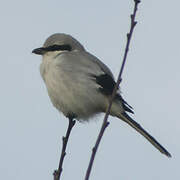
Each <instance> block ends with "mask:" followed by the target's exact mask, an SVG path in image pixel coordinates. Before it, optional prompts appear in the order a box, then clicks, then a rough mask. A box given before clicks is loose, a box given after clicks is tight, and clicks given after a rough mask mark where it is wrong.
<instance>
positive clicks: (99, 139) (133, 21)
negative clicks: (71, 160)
mask: <svg viewBox="0 0 180 180" xmlns="http://www.w3.org/2000/svg"><path fill="white" fill-rule="evenodd" d="M139 3H140V1H139V0H134V10H133V14H132V15H131V26H130V31H129V33H128V34H127V43H126V48H125V52H124V57H123V62H122V65H121V69H120V72H119V75H118V80H117V83H116V86H115V87H114V90H113V93H112V96H111V98H110V101H109V106H108V108H107V110H106V114H105V117H104V120H103V124H102V127H101V130H100V132H99V135H98V138H97V140H96V143H95V146H94V147H93V149H92V154H91V158H90V162H89V165H88V169H87V171H86V176H85V180H88V179H89V176H90V173H91V169H92V165H93V162H94V159H95V155H96V152H97V149H98V147H99V143H100V141H101V139H102V136H103V134H104V131H105V129H106V128H107V126H108V125H109V122H108V116H109V113H110V110H111V106H112V102H113V99H114V97H115V95H116V92H117V89H118V87H119V84H120V82H121V76H122V73H123V70H124V65H125V62H126V58H127V54H128V50H129V44H130V40H131V37H132V33H133V30H134V27H135V25H136V24H137V22H136V21H135V17H136V12H137V7H138V4H139Z"/></svg>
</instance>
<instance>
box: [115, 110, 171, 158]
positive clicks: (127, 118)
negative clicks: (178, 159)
mask: <svg viewBox="0 0 180 180" xmlns="http://www.w3.org/2000/svg"><path fill="white" fill-rule="evenodd" d="M118 117H119V118H120V119H122V120H123V121H125V122H126V123H127V124H129V125H130V126H131V127H133V128H134V129H135V130H136V131H137V132H139V133H140V134H141V135H143V136H144V137H145V138H146V139H147V140H148V141H149V142H150V143H151V144H152V145H153V146H154V147H156V148H157V149H158V150H159V151H160V152H161V153H163V154H165V155H166V156H168V157H171V154H170V153H169V152H168V151H167V150H166V149H165V148H164V147H163V146H162V145H161V144H160V143H159V142H158V141H156V139H155V138H153V137H152V136H151V135H150V134H149V133H148V132H147V131H145V130H144V129H143V128H142V127H141V125H140V124H138V123H137V122H136V121H134V120H133V119H132V118H131V117H130V116H129V115H128V114H127V113H125V112H124V113H121V114H120V115H119V116H118Z"/></svg>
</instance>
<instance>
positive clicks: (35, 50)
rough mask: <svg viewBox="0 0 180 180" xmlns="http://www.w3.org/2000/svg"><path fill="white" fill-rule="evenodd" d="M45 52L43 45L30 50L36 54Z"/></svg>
mask: <svg viewBox="0 0 180 180" xmlns="http://www.w3.org/2000/svg"><path fill="white" fill-rule="evenodd" d="M45 52H46V51H45V48H43V47H41V48H37V49H34V50H33V51H32V53H34V54H37V55H43V54H44V53H45Z"/></svg>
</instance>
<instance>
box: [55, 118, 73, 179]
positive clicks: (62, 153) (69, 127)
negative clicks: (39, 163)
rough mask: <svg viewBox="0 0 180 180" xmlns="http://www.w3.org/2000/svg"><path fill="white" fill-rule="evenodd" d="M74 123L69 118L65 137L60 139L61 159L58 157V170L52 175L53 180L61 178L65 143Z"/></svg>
mask: <svg viewBox="0 0 180 180" xmlns="http://www.w3.org/2000/svg"><path fill="white" fill-rule="evenodd" d="M75 123H76V121H75V120H73V119H72V118H69V125H68V129H67V132H66V136H65V137H64V136H63V137H62V142H63V146H62V151H61V157H60V161H59V167H58V170H55V171H54V173H53V176H54V180H59V179H60V176H61V173H62V170H63V168H62V166H63V161H64V157H65V155H66V146H67V143H68V139H69V135H70V133H71V130H72V128H73V126H74V125H75Z"/></svg>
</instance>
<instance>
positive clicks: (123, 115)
mask: <svg viewBox="0 0 180 180" xmlns="http://www.w3.org/2000/svg"><path fill="white" fill-rule="evenodd" d="M32 53H34V54H37V55H41V56H42V62H41V64H40V74H41V76H42V78H43V80H44V82H45V85H46V87H47V91H48V95H49V97H50V99H51V102H52V104H53V105H54V107H55V108H57V110H59V111H60V112H61V113H63V114H64V116H66V117H67V118H69V119H76V120H78V121H80V122H85V121H89V120H90V119H92V117H93V116H95V115H97V114H99V113H103V112H104V113H105V112H106V109H107V107H108V105H109V98H110V97H111V95H112V92H113V89H114V87H115V85H116V82H115V78H114V76H113V74H112V72H111V70H110V69H109V68H108V67H107V66H106V65H105V64H104V63H103V62H102V61H100V60H99V59H98V58H97V57H96V56H94V55H92V54H91V53H89V52H88V51H87V50H86V49H85V48H84V46H83V45H82V44H81V43H80V42H79V41H78V40H76V39H75V38H74V37H72V36H71V35H68V34H64V33H55V34H52V35H51V36H49V37H48V38H47V39H46V41H45V42H44V45H43V46H42V47H40V48H36V49H34V50H33V51H32ZM129 113H134V111H133V108H132V107H131V106H130V105H129V104H128V103H127V102H126V101H125V100H124V99H123V97H122V95H121V92H120V90H119V89H118V91H117V93H116V95H115V97H114V99H113V103H112V107H111V110H110V115H111V116H114V117H117V118H119V119H121V120H122V121H124V122H125V123H127V124H128V125H130V126H131V127H132V128H134V129H135V130H136V131H137V132H139V133H140V134H141V135H142V136H144V137H145V138H146V139H147V140H148V141H149V142H150V143H151V144H152V145H153V146H154V147H155V148H157V149H158V150H159V151H160V152H161V153H163V154H164V155H166V156H167V157H171V154H170V153H169V152H168V151H167V150H166V149H165V148H164V147H163V146H162V145H161V144H160V143H159V142H158V141H157V140H156V139H155V138H154V137H153V136H151V135H150V134H149V133H148V132H147V131H146V130H145V129H144V128H143V127H142V126H141V125H140V124H139V123H137V122H136V121H135V120H133V119H132V118H131V116H130V115H129Z"/></svg>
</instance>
